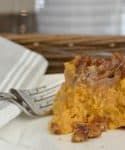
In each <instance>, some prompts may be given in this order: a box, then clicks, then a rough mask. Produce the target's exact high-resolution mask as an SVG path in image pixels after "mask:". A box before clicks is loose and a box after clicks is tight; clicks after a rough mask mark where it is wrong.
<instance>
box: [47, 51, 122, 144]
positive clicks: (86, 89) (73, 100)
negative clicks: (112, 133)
mask: <svg viewBox="0 0 125 150" xmlns="http://www.w3.org/2000/svg"><path fill="white" fill-rule="evenodd" d="M123 126H125V56H124V55H123V54H119V53H114V54H112V56H111V57H109V58H97V57H96V58H94V57H89V56H78V57H76V58H75V59H74V60H72V61H70V62H68V63H66V64H65V82H64V83H63V85H62V87H61V89H60V90H59V92H58V93H57V95H56V98H55V102H54V105H53V118H52V121H51V124H50V129H51V131H52V132H53V133H55V134H67V133H73V135H72V141H74V142H80V141H84V140H87V139H88V138H94V137H97V136H100V135H101V133H102V132H103V131H105V130H107V129H114V128H119V127H123Z"/></svg>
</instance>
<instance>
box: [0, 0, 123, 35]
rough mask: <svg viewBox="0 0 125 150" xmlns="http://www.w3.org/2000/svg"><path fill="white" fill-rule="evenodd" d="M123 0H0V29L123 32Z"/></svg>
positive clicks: (95, 32) (16, 31)
mask: <svg viewBox="0 0 125 150" xmlns="http://www.w3.org/2000/svg"><path fill="white" fill-rule="evenodd" d="M124 7H125V1H124V0H0V33H20V34H24V33H47V34H89V35H91V34H92V35H93V34H95V35H101V34H103V35H104V34H106V35H108V34H110V35H114V34H120V35H124V34H125V9H124Z"/></svg>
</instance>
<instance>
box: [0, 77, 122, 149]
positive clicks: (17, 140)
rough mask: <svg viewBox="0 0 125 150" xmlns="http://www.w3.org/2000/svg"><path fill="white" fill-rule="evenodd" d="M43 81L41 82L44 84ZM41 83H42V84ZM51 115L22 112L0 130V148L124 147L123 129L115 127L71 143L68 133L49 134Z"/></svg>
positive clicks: (55, 78)
mask: <svg viewBox="0 0 125 150" xmlns="http://www.w3.org/2000/svg"><path fill="white" fill-rule="evenodd" d="M57 80H58V81H60V80H63V75H49V76H46V77H45V78H44V79H42V81H43V82H44V83H46V84H49V83H51V82H56V81H57ZM43 82H42V83H43ZM44 83H43V84H44ZM50 119H51V116H50V117H43V118H37V119H31V118H27V117H26V116H24V115H21V116H19V117H18V118H16V119H15V120H13V121H11V122H10V123H9V124H8V125H6V126H5V127H4V128H2V129H0V150H14V149H15V150H124V149H125V131H124V130H114V131H108V132H106V133H104V134H103V135H102V136H101V137H99V138H96V139H92V140H88V141H87V142H84V143H79V144H78V143H77V144H75V143H71V141H70V138H71V136H70V135H61V136H57V135H52V134H50V133H49V131H48V123H49V121H50Z"/></svg>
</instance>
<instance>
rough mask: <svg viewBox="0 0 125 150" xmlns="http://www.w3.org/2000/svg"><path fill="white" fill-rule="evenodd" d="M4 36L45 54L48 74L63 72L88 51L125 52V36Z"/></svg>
mask: <svg viewBox="0 0 125 150" xmlns="http://www.w3.org/2000/svg"><path fill="white" fill-rule="evenodd" d="M3 36H4V37H6V38H8V39H10V40H12V41H15V42H17V43H19V44H22V45H24V46H26V47H28V48H30V49H31V50H33V51H36V52H38V53H40V54H43V55H44V56H45V57H46V58H47V59H48V61H49V68H48V73H57V72H58V73H59V72H63V64H64V62H66V61H68V60H70V59H72V58H73V57H74V56H75V55H79V54H80V55H82V54H84V53H85V52H87V51H93V52H94V51H95V50H96V51H125V37H124V36H81V35H41V34H24V35H8V34H7V35H3Z"/></svg>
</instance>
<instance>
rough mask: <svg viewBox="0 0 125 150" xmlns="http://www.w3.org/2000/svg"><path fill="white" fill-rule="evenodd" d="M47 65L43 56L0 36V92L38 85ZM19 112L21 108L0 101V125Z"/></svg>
mask: <svg viewBox="0 0 125 150" xmlns="http://www.w3.org/2000/svg"><path fill="white" fill-rule="evenodd" d="M47 66H48V62H47V60H46V59H45V58H44V57H43V56H41V55H39V54H37V53H35V52H31V51H30V50H28V49H27V48H24V47H23V46H20V45H18V44H16V43H14V42H11V41H9V40H7V39H4V38H2V37H0V92H8V90H9V89H10V88H23V89H26V88H33V87H36V86H39V81H40V79H41V76H42V75H43V74H44V73H45V71H46V69H47ZM20 113H21V110H20V109H19V108H18V107H17V106H15V105H14V104H12V103H9V102H5V101H0V127H2V126H3V125H5V124H6V123H8V122H9V121H10V120H12V119H13V118H15V117H16V116H18V115H19V114H20Z"/></svg>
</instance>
